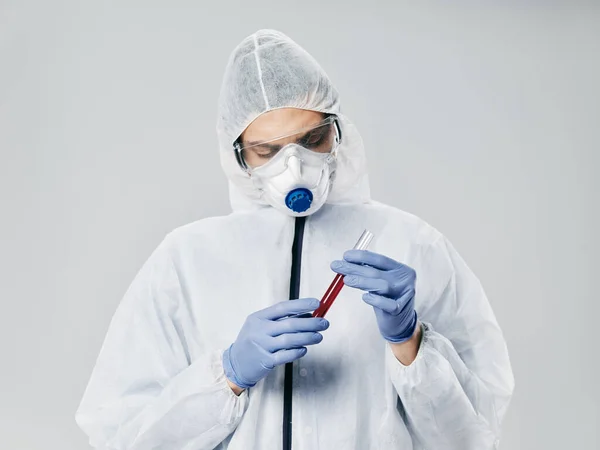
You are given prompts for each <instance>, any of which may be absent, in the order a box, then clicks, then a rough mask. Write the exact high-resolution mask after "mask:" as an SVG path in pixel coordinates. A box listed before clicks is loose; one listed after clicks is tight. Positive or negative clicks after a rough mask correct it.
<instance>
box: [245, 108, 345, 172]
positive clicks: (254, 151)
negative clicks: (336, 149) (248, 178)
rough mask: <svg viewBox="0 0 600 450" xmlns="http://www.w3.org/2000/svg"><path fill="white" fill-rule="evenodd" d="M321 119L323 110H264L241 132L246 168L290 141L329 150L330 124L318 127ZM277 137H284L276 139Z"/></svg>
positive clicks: (263, 160) (321, 151)
mask: <svg viewBox="0 0 600 450" xmlns="http://www.w3.org/2000/svg"><path fill="white" fill-rule="evenodd" d="M323 119H324V114H323V113H320V112H316V111H308V110H305V109H297V108H282V109H276V110H273V111H269V112H266V113H264V114H262V115H260V116H259V117H258V118H256V120H254V121H253V122H252V123H251V124H250V125H248V127H247V128H246V129H245V130H244V132H243V133H242V135H241V139H240V144H241V146H242V148H243V150H242V157H243V158H244V161H245V162H246V164H247V165H248V166H249V167H252V168H255V167H259V166H262V165H263V164H265V163H267V162H268V161H269V160H270V159H271V158H272V157H273V156H274V155H275V154H276V153H277V152H278V151H279V150H280V149H281V148H282V147H284V146H285V145H287V144H291V143H297V144H299V145H302V146H303V147H307V148H309V149H311V150H313V151H315V152H320V153H326V152H329V151H331V148H332V145H333V142H334V139H335V133H334V128H333V126H332V125H331V124H327V125H323V126H318V125H319V123H321V122H322V121H323ZM280 136H285V137H282V138H280V139H277V138H278V137H280ZM273 139H275V140H273ZM256 144H258V145H256Z"/></svg>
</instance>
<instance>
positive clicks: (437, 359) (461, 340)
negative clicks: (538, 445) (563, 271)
mask: <svg viewBox="0 0 600 450" xmlns="http://www.w3.org/2000/svg"><path fill="white" fill-rule="evenodd" d="M416 265H417V278H418V279H419V277H420V280H421V285H419V282H418V284H417V295H419V291H421V292H422V294H423V295H422V296H421V297H420V301H419V304H418V306H417V312H418V313H419V316H420V320H421V321H422V322H423V335H422V342H421V346H420V348H419V352H418V354H417V358H416V359H415V361H413V363H412V364H411V365H409V366H404V365H403V364H401V363H400V362H399V361H398V360H397V359H396V357H395V356H394V354H393V353H392V350H391V347H390V346H389V345H387V346H386V347H387V350H386V351H387V353H386V365H387V370H388V373H389V375H390V377H391V380H392V383H393V384H394V386H395V388H396V391H397V392H398V396H399V399H400V402H401V407H402V408H403V409H404V411H403V412H404V416H405V418H406V422H407V427H408V429H409V432H410V434H411V436H412V438H413V443H414V448H415V450H417V449H437V448H443V449H445V450H487V449H495V448H497V447H498V445H499V439H500V423H501V420H502V418H503V416H504V414H505V412H506V410H507V407H508V404H509V401H510V397H511V395H512V391H513V388H514V379H513V374H512V369H511V365H510V361H509V358H508V351H507V348H506V343H505V341H504V338H503V335H502V332H501V330H500V328H499V326H498V323H497V321H496V319H495V317H494V314H493V312H492V309H491V307H490V305H489V303H488V300H487V298H486V296H485V293H484V291H483V289H482V287H481V284H480V282H479V280H478V279H477V278H476V277H475V275H474V274H473V273H472V272H471V271H470V269H469V268H468V267H467V265H466V264H465V262H464V261H463V260H462V259H461V258H460V256H459V255H458V253H457V252H456V251H455V250H454V248H453V247H452V246H451V245H450V243H449V242H448V241H447V240H446V239H445V238H444V237H443V236H441V237H440V238H438V239H437V240H436V241H435V242H434V243H433V244H431V248H429V249H427V250H426V251H424V252H423V255H422V258H417V264H416ZM444 274H447V276H446V275H444Z"/></svg>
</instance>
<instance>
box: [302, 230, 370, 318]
mask: <svg viewBox="0 0 600 450" xmlns="http://www.w3.org/2000/svg"><path fill="white" fill-rule="evenodd" d="M372 239H373V233H371V232H370V231H369V230H365V231H363V234H362V235H361V236H360V239H359V240H358V242H357V243H356V245H355V246H354V250H366V248H367V247H368V246H369V244H370V242H371V240H372ZM343 287H344V275H342V274H339V273H338V274H337V275H336V276H335V278H334V279H333V281H332V282H331V284H330V285H329V287H328V288H327V291H326V292H325V295H323V298H322V299H321V304H320V305H319V307H318V308H317V309H315V311H314V312H313V313H312V315H313V317H325V314H327V311H329V308H331V305H333V302H334V301H335V299H336V297H337V296H338V294H339V293H340V291H341V290H342V288H343Z"/></svg>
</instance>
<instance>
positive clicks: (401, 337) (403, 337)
mask: <svg viewBox="0 0 600 450" xmlns="http://www.w3.org/2000/svg"><path fill="white" fill-rule="evenodd" d="M417 323H418V320H417V312H416V311H413V316H412V319H411V321H410V325H409V326H408V327H407V328H406V330H404V331H403V332H402V333H401V334H398V335H396V336H384V338H385V340H386V341H388V342H392V343H394V344H400V343H402V342H406V341H408V340H409V339H410V338H412V337H413V334H415V329H416V328H417Z"/></svg>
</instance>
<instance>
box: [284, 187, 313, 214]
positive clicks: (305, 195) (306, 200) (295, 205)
mask: <svg viewBox="0 0 600 450" xmlns="http://www.w3.org/2000/svg"><path fill="white" fill-rule="evenodd" d="M312 201H313V195H312V192H310V191H309V190H308V189H306V188H298V189H294V190H293V191H290V192H289V193H288V195H286V196H285V204H286V206H287V207H288V208H290V209H291V210H292V211H294V212H296V213H301V212H304V211H306V210H307V209H308V208H310V204H311V203H312Z"/></svg>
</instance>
